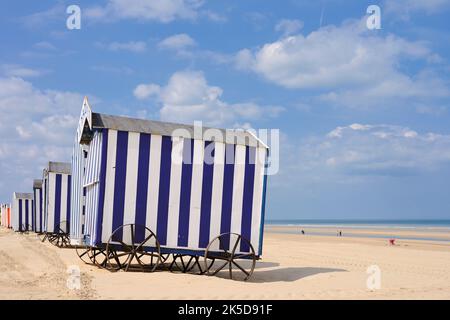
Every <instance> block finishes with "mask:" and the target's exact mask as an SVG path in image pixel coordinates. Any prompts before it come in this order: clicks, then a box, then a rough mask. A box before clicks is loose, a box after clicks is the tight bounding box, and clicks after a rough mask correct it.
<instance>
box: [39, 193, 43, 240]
mask: <svg viewBox="0 0 450 320" xmlns="http://www.w3.org/2000/svg"><path fill="white" fill-rule="evenodd" d="M39 207H40V208H39V217H40V218H39V232H42V231H43V230H42V218H43V214H42V189H41V190H40V191H39Z"/></svg>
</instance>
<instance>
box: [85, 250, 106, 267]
mask: <svg viewBox="0 0 450 320" xmlns="http://www.w3.org/2000/svg"><path fill="white" fill-rule="evenodd" d="M89 258H90V260H91V262H92V263H93V264H94V265H96V266H97V267H99V268H106V267H107V262H108V259H107V257H106V249H102V248H91V251H90V254H89Z"/></svg>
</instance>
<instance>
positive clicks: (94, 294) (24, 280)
mask: <svg viewBox="0 0 450 320" xmlns="http://www.w3.org/2000/svg"><path fill="white" fill-rule="evenodd" d="M277 228H279V227H277ZM277 228H275V229H274V228H273V227H272V226H269V227H268V228H267V229H266V233H265V238H264V250H263V251H264V254H263V258H262V260H261V261H259V262H258V263H257V267H256V270H255V273H254V274H253V277H252V278H251V280H249V281H248V282H240V281H233V280H228V279H225V278H222V277H220V276H214V277H208V276H199V275H194V274H181V273H171V272H169V271H158V272H155V273H136V272H134V273H125V272H117V273H111V272H109V271H105V270H101V269H98V268H97V267H95V266H91V265H86V264H84V263H83V262H82V261H81V260H80V259H79V258H78V256H77V255H76V253H75V250H74V249H59V248H56V247H54V246H52V245H51V244H49V243H48V242H46V243H41V242H40V241H39V239H38V237H37V236H36V235H35V234H32V233H30V234H17V233H14V232H12V231H10V230H5V229H3V228H2V229H0V299H450V243H449V242H445V241H422V240H397V245H395V246H390V245H389V244H388V242H387V240H386V239H373V238H365V237H362V236H361V237H346V236H344V237H332V236H315V235H308V234H307V235H305V236H302V235H299V234H290V233H286V230H281V231H280V230H277ZM366 231H367V230H366ZM281 232H284V233H281ZM346 232H348V230H347V231H346ZM354 232H357V231H356V230H354ZM370 232H380V231H379V230H371V231H370ZM403 232H404V233H407V232H408V231H407V230H404V231H403ZM420 232H421V234H422V233H426V230H425V231H423V230H422V231H420ZM431 232H432V231H431ZM404 235H406V234H404ZM406 236H407V235H406ZM424 236H425V237H427V238H428V237H432V236H433V235H432V234H425V235H424ZM371 265H376V266H378V267H379V270H380V272H381V273H380V280H381V282H380V288H379V289H372V290H369V289H368V288H367V284H366V283H367V279H368V277H369V274H368V273H366V271H367V269H368V267H369V266H371ZM73 266H75V267H76V266H78V267H79V269H80V271H81V288H80V289H79V290H71V289H68V287H67V279H68V277H69V276H70V274H69V273H68V270H69V269H68V268H70V267H72V268H73Z"/></svg>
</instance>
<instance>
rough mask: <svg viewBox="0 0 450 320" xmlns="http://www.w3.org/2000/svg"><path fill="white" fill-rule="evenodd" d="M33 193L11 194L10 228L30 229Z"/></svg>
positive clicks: (18, 229)
mask: <svg viewBox="0 0 450 320" xmlns="http://www.w3.org/2000/svg"><path fill="white" fill-rule="evenodd" d="M32 213H33V194H32V193H19V192H15V193H14V194H13V202H12V228H13V230H14V231H17V232H28V231H30V230H32Z"/></svg>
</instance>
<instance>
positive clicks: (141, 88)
mask: <svg viewBox="0 0 450 320" xmlns="http://www.w3.org/2000/svg"><path fill="white" fill-rule="evenodd" d="M160 92H161V88H160V86H158V85H156V84H140V85H138V86H137V87H136V89H134V91H133V94H134V96H135V97H136V98H137V99H139V100H144V99H147V98H148V97H150V96H152V95H159V93H160Z"/></svg>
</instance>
